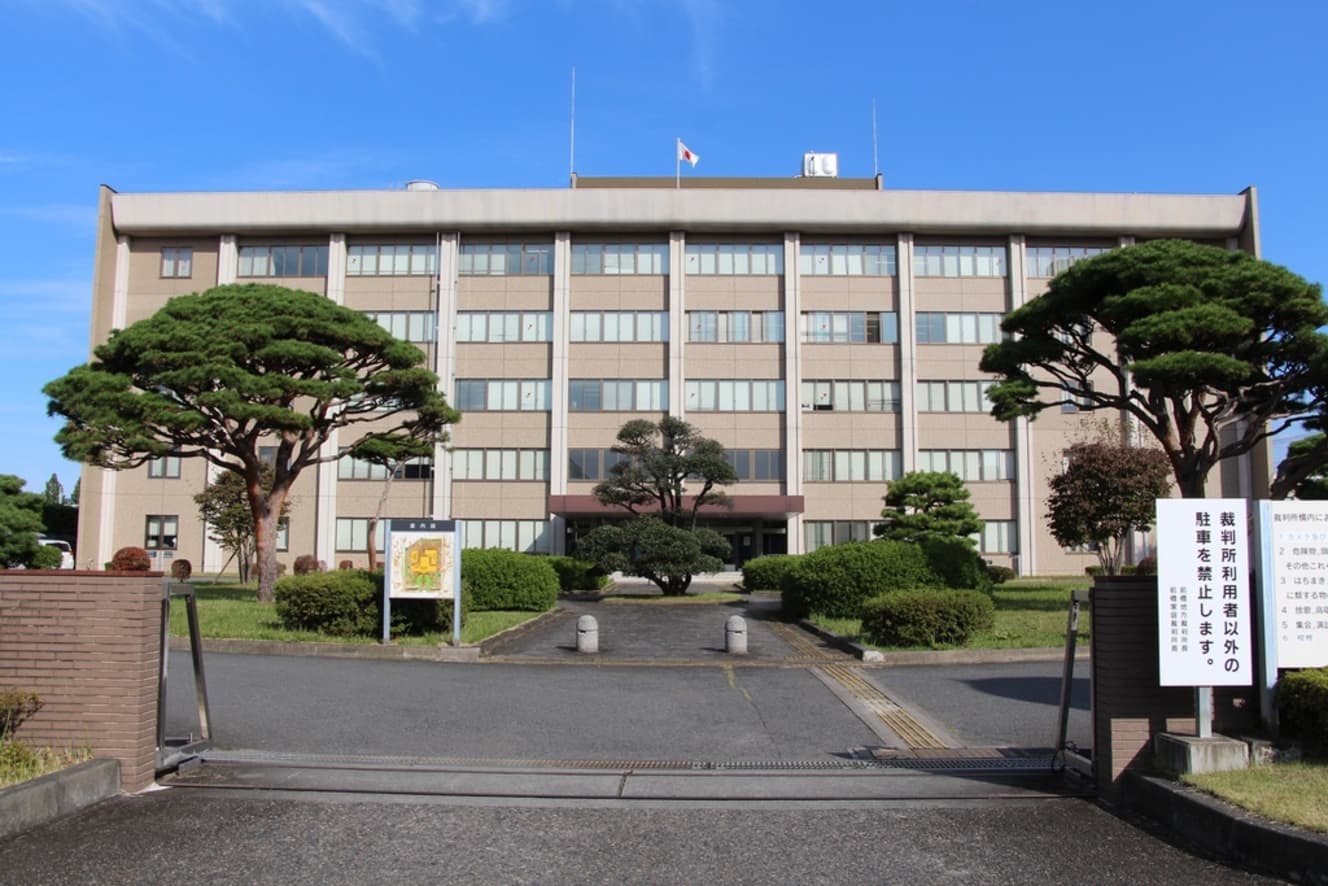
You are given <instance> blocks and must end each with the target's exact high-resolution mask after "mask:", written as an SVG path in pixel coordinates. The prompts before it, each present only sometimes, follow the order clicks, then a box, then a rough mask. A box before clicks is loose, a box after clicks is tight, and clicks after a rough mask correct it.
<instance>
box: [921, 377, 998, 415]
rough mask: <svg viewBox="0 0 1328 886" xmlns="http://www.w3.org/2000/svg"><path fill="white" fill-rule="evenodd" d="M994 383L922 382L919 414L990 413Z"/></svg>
mask: <svg viewBox="0 0 1328 886" xmlns="http://www.w3.org/2000/svg"><path fill="white" fill-rule="evenodd" d="M994 384H995V382H993V381H920V382H918V388H917V391H918V412H990V411H991V401H990V400H988V399H987V392H988V391H990V390H991V386H992V385H994Z"/></svg>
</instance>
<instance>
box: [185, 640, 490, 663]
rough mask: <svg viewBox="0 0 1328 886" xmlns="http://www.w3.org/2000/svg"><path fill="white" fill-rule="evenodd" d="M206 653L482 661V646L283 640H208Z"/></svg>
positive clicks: (187, 645) (204, 643) (186, 646)
mask: <svg viewBox="0 0 1328 886" xmlns="http://www.w3.org/2000/svg"><path fill="white" fill-rule="evenodd" d="M171 648H172V649H178V650H184V651H188V649H189V638H187V637H171ZM203 651H204V652H231V653H239V654H241V655H295V656H299V655H313V656H320V657H324V658H368V659H379V660H383V659H386V660H393V659H395V660H398V661H479V660H480V647H479V646H383V645H381V644H372V645H371V644H351V643H287V642H282V641H279V640H217V639H204V640H203Z"/></svg>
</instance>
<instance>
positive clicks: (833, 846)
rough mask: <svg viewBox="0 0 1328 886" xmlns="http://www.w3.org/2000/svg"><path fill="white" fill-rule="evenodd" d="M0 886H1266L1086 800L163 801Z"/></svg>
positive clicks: (86, 830) (3, 845)
mask: <svg viewBox="0 0 1328 886" xmlns="http://www.w3.org/2000/svg"><path fill="white" fill-rule="evenodd" d="M0 880H2V881H4V882H7V883H23V884H30V886H39V884H57V883H59V884H63V883H131V882H132V883H170V882H176V883H246V884H248V883H282V884H289V883H319V884H322V883H333V884H339V883H374V882H392V883H403V884H404V883H437V882H449V883H614V884H616V883H688V884H691V883H713V884H726V883H833V884H841V883H928V884H931V883H976V882H980V883H993V884H1002V883H1094V884H1116V883H1120V884H1138V883H1158V882H1162V883H1168V884H1172V886H1186V884H1196V886H1197V884H1205V886H1213V884H1246V883H1263V882H1270V881H1266V880H1262V879H1259V878H1257V877H1254V876H1251V875H1248V874H1244V873H1241V872H1238V871H1233V870H1231V869H1229V868H1225V867H1222V866H1220V865H1217V864H1214V863H1211V862H1208V861H1204V860H1201V859H1197V858H1194V857H1192V856H1190V855H1187V854H1185V853H1184V852H1181V851H1179V850H1177V849H1174V848H1172V847H1171V846H1168V845H1167V844H1165V843H1163V842H1161V841H1159V840H1157V839H1156V838H1154V837H1152V836H1150V835H1149V834H1147V833H1146V832H1144V831H1141V830H1138V829H1136V828H1134V827H1132V826H1131V825H1129V824H1127V823H1125V822H1123V821H1120V820H1118V819H1116V818H1113V817H1112V816H1110V815H1109V814H1107V813H1106V812H1104V811H1102V810H1101V809H1100V808H1099V807H1097V806H1095V805H1093V804H1092V803H1089V802H1085V801H1082V800H1063V799H1062V800H1040V801H1033V802H1028V801H1016V802H1009V801H1007V802H1004V803H1002V804H1000V805H999V806H998V807H997V806H993V805H992V804H990V803H976V804H975V803H946V804H939V805H938V804H889V805H879V806H877V805H870V804H860V803H859V804H853V805H850V806H846V805H843V804H830V805H825V804H809V805H803V806H797V807H789V806H781V807H777V808H769V807H759V806H756V805H754V804H740V803H739V804H735V803H725V804H701V805H696V804H677V803H674V804H666V803H657V804H640V803H636V804H622V803H610V804H603V805H594V806H586V805H576V804H573V803H567V802H564V803H561V804H558V805H556V806H554V805H550V804H547V803H530V802H520V801H512V802H508V803H499V804H494V803H483V804H474V803H466V802H464V801H457V800H439V801H433V802H429V801H421V800H419V799H418V798H411V799H390V798H369V797H364V796H348V795H341V796H327V795H324V796H314V795H302V796H300V797H299V798H291V797H289V796H283V795H280V794H274V793H263V792H250V791H213V790H186V789H169V790H165V791H161V792H158V793H151V794H144V795H140V796H137V797H127V798H119V799H115V800H111V801H108V802H106V803H103V804H101V805H99V806H96V807H94V808H92V809H91V810H89V811H87V812H85V813H84V814H82V815H78V816H75V817H72V818H69V819H65V820H63V821H60V822H56V823H54V824H51V825H47V826H45V827H41V828H36V829H34V830H32V831H29V832H27V833H25V834H21V835H19V836H17V837H14V838H10V839H9V840H6V841H0Z"/></svg>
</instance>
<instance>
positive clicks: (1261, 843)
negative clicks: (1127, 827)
mask: <svg viewBox="0 0 1328 886" xmlns="http://www.w3.org/2000/svg"><path fill="white" fill-rule="evenodd" d="M1120 802H1121V805H1122V806H1124V807H1125V808H1127V809H1129V810H1130V811H1131V812H1135V813H1138V814H1139V815H1142V816H1144V817H1145V818H1149V819H1152V820H1153V821H1154V822H1156V823H1157V824H1158V825H1160V826H1161V827H1162V828H1164V829H1165V830H1166V831H1168V832H1169V833H1171V834H1173V835H1174V836H1175V837H1176V838H1177V839H1178V840H1179V841H1180V842H1182V843H1184V844H1186V845H1188V846H1192V847H1196V848H1198V849H1199V850H1200V851H1201V852H1204V853H1206V854H1208V855H1211V856H1214V857H1216V858H1220V859H1223V860H1225V861H1228V862H1231V863H1233V864H1237V865H1239V866H1241V867H1243V868H1246V869H1248V870H1252V871H1257V872H1259V873H1265V874H1271V875H1272V876H1275V877H1278V878H1280V879H1284V880H1290V881H1293V882H1296V883H1310V884H1319V886H1323V884H1328V836H1325V835H1323V834H1316V833H1313V832H1311V831H1306V830H1302V829H1300V828H1293V827H1290V826H1288V825H1283V824H1278V823H1276V822H1271V821H1267V820H1266V819H1263V818H1260V817H1258V816H1256V815H1254V814H1253V813H1250V812H1246V811H1245V810H1243V809H1239V808H1237V807H1235V806H1232V805H1231V804H1229V803H1225V802H1223V801H1222V800H1219V799H1217V798H1215V797H1210V796H1208V795H1207V794H1204V793H1203V792H1201V791H1197V790H1194V789H1193V788H1189V787H1186V786H1184V785H1181V784H1178V783H1176V782H1173V781H1171V780H1169V779H1166V778H1160V777H1158V776H1155V775H1147V774H1145V773H1142V772H1137V771H1134V770H1128V769H1127V770H1126V771H1125V773H1124V777H1123V778H1122V781H1121V794H1120Z"/></svg>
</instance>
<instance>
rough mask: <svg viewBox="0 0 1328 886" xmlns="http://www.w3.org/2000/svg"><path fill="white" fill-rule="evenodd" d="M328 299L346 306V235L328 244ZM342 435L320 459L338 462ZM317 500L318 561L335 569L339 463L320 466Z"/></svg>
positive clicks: (336, 236)
mask: <svg viewBox="0 0 1328 886" xmlns="http://www.w3.org/2000/svg"><path fill="white" fill-rule="evenodd" d="M325 294H326V295H327V297H328V299H329V300H330V301H332V302H334V303H336V304H339V305H344V304H345V303H346V235H345V234H343V233H333V234H329V235H328V242H327V291H326V293H325ZM339 436H340V435H339V434H338V432H337V431H333V432H332V433H331V434H330V435H329V436H328V438H327V440H326V441H324V443H323V445H322V447H321V448H320V449H319V451H318V455H319V457H320V458H334V457H335V456H336V454H337V453H338V451H339V446H340V443H339ZM314 500H315V502H316V504H315V506H314V557H316V558H317V559H319V560H321V561H323V562H324V563H326V564H328V566H333V565H335V563H336V549H337V462H336V461H335V460H333V461H325V462H321V463H320V464H319V465H318V472H317V474H316V475H315V492H314Z"/></svg>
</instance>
